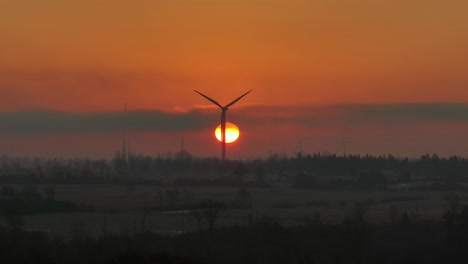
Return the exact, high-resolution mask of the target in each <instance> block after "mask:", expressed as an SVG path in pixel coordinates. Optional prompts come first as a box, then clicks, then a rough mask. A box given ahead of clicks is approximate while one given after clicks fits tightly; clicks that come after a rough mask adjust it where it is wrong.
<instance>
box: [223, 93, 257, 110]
mask: <svg viewBox="0 0 468 264" xmlns="http://www.w3.org/2000/svg"><path fill="white" fill-rule="evenodd" d="M251 91H252V90H250V91H248V92H246V93H245V94H243V95H241V96H240V97H239V98H237V99H236V100H234V101H232V102H230V103H229V104H227V105H226V106H225V107H230V106H231V105H233V104H235V103H236V102H237V101H239V100H240V99H242V97H244V96H246V95H247V94H249V93H250V92H251Z"/></svg>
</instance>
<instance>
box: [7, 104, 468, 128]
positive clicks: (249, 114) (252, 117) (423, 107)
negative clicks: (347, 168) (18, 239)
mask: <svg viewBox="0 0 468 264" xmlns="http://www.w3.org/2000/svg"><path fill="white" fill-rule="evenodd" d="M219 114H220V111H219V110H218V109H216V108H195V109H192V110H190V111H177V112H174V111H164V110H139V111H129V112H127V113H124V112H98V113H64V112H58V111H44V110H39V111H18V112H1V113H0V124H1V126H0V132H2V133H45V132H110V131H122V130H134V131H160V132H171V131H195V130H201V129H205V128H209V127H212V126H213V123H216V122H218V119H219ZM230 118H234V119H236V120H239V121H241V122H242V123H243V124H248V125H251V126H264V125H269V124H270V125H276V126H278V125H280V126H281V125H283V126H288V125H291V124H295V125H302V126H311V127H313V126H323V125H351V126H353V125H360V124H377V125H379V124H381V125H387V124H401V125H404V124H405V123H416V122H434V123H437V122H455V123H468V104H391V105H330V106H268V105H244V106H242V105H240V106H236V109H233V110H232V111H228V120H230Z"/></svg>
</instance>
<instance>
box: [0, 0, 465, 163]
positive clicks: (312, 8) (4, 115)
mask: <svg viewBox="0 0 468 264" xmlns="http://www.w3.org/2000/svg"><path fill="white" fill-rule="evenodd" d="M467 10H468V1H465V0H446V1H440V0H392V1H389V0H341V1H335V0H316V1H314V0H135V1H127V0H80V1H78V0H67V1H63V0H41V1H37V0H15V1H7V0H0V92H1V94H0V154H9V155H14V156H18V155H21V156H22V155H30V156H46V157H59V156H63V157H86V156H90V157H111V156H113V155H114V153H115V151H117V150H119V148H120V141H121V137H122V133H123V131H126V132H125V133H126V134H127V138H128V141H129V142H130V144H131V149H132V151H134V152H137V153H142V154H148V155H157V154H158V153H165V152H169V151H170V152H177V151H179V148H180V138H181V137H184V141H185V147H186V149H187V150H188V151H189V152H191V153H192V154H193V155H195V156H219V154H220V147H219V145H218V143H217V142H216V139H215V137H214V129H215V128H216V126H217V125H218V123H219V116H220V111H219V109H218V108H214V107H212V106H211V105H210V102H208V101H207V100H206V99H204V98H202V97H201V96H199V95H198V94H196V93H195V92H194V91H193V90H194V89H196V90H199V91H201V92H203V93H205V94H207V95H209V96H211V97H213V98H215V99H216V100H218V102H220V103H221V104H223V105H224V104H227V103H229V102H230V101H231V100H233V99H235V98H236V97H238V96H239V95H241V94H242V93H244V92H246V91H248V90H250V89H253V92H252V93H250V94H249V95H248V96H246V97H245V98H243V99H242V100H241V101H239V102H238V103H237V104H236V105H234V106H233V107H231V108H230V110H229V111H228V112H227V120H228V121H230V122H233V123H236V124H237V125H238V126H239V128H240V130H241V136H240V138H239V141H238V142H236V143H234V144H233V145H229V147H228V150H227V156H228V158H255V157H265V156H267V155H269V154H270V153H275V152H279V153H286V154H293V153H294V152H296V151H298V149H299V147H298V145H302V149H303V151H305V152H319V151H320V152H329V153H334V152H335V151H337V153H338V154H342V153H343V149H338V147H339V145H340V142H342V141H344V140H345V141H350V142H351V143H349V144H348V145H347V146H346V152H347V154H351V153H353V154H366V153H369V154H378V155H380V154H387V153H392V154H394V155H396V156H410V157H418V156H419V155H421V154H424V153H438V154H440V155H443V156H448V155H451V154H456V155H461V156H468V155H467V153H468V137H467V135H468V16H467ZM125 103H127V105H128V111H127V113H123V108H124V105H125ZM299 142H301V143H302V144H299ZM337 149H338V150H337Z"/></svg>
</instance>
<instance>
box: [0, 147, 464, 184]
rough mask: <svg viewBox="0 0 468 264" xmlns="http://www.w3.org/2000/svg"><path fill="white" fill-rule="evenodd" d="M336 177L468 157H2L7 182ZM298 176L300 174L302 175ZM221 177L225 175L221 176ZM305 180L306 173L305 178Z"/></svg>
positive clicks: (459, 166)
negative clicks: (225, 159)
mask: <svg viewBox="0 0 468 264" xmlns="http://www.w3.org/2000/svg"><path fill="white" fill-rule="evenodd" d="M309 176H310V178H315V179H319V178H335V179H353V180H360V181H369V182H371V183H376V184H377V183H385V182H388V181H391V182H407V181H412V180H437V181H440V180H442V181H446V182H453V181H456V182H459V181H464V180H465V179H468V159H467V158H464V157H458V156H451V157H439V156H438V155H436V154H432V155H429V154H425V155H422V156H421V157H419V158H413V159H410V158H407V157H404V158H397V157H394V156H392V155H391V154H389V155H384V156H372V155H365V156H361V155H347V156H336V155H323V154H320V153H313V154H307V155H302V154H297V155H295V156H287V155H283V154H271V155H270V156H269V157H267V158H265V159H249V160H228V161H226V162H222V161H221V160H220V159H218V158H199V157H194V156H192V155H191V154H190V153H188V152H184V153H175V154H164V155H157V156H154V157H151V156H144V155H137V154H129V155H126V156H123V155H121V153H116V154H115V156H114V157H113V158H112V159H110V160H106V159H97V160H96V159H41V158H27V157H25V158H18V157H9V156H7V155H4V156H2V157H0V182H3V183H31V182H32V183H110V182H128V181H130V180H131V181H134V182H136V183H138V182H140V183H153V184H161V183H165V182H174V181H179V182H181V183H191V184H197V182H194V180H193V179H196V180H197V181H204V182H205V183H207V184H222V183H224V184H230V183H238V182H242V181H246V180H247V179H248V180H249V181H250V182H255V183H258V184H264V183H265V182H268V181H269V180H271V179H272V178H274V177H283V178H286V179H288V178H293V179H299V178H300V177H302V178H304V177H309ZM298 177H299V178H298ZM219 179H222V181H221V182H220V181H219ZM306 180H307V179H306Z"/></svg>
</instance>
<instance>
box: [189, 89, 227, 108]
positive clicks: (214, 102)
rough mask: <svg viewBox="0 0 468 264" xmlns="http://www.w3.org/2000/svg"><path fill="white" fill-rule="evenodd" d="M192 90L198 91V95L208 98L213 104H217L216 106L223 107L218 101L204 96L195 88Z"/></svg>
mask: <svg viewBox="0 0 468 264" xmlns="http://www.w3.org/2000/svg"><path fill="white" fill-rule="evenodd" d="M194 91H195V92H196V93H198V94H199V95H201V96H203V97H205V98H206V99H208V100H209V101H210V102H212V103H213V104H215V105H217V106H219V107H221V108H223V107H222V106H221V105H220V104H219V103H218V102H216V101H215V100H213V99H211V98H209V97H208V96H206V95H204V94H202V93H200V92H199V91H197V90H194Z"/></svg>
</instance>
